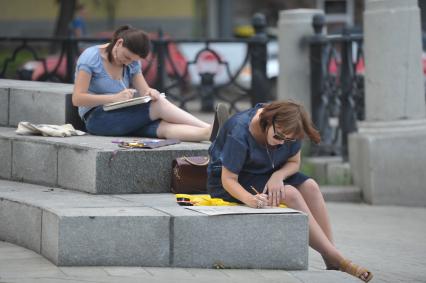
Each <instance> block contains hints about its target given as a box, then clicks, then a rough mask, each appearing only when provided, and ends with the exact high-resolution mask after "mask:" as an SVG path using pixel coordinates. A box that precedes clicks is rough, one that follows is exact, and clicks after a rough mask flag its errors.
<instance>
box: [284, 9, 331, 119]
mask: <svg viewBox="0 0 426 283" xmlns="http://www.w3.org/2000/svg"><path fill="white" fill-rule="evenodd" d="M323 13H324V12H323V11H321V10H316V9H295V10H283V11H281V12H280V17H279V21H278V40H279V49H280V52H279V62H280V75H279V76H278V99H279V100H281V99H293V100H296V101H300V102H302V103H303V105H304V106H305V108H306V109H307V110H308V111H310V109H311V97H310V94H311V89H310V84H309V83H308V82H309V81H310V72H311V71H310V62H309V47H308V45H302V44H301V40H302V38H303V37H304V36H309V35H312V34H313V33H314V31H313V28H312V17H313V15H315V14H323Z"/></svg>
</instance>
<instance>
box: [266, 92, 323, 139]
mask: <svg viewBox="0 0 426 283" xmlns="http://www.w3.org/2000/svg"><path fill="white" fill-rule="evenodd" d="M272 123H274V124H275V126H277V127H279V128H281V129H283V132H284V134H292V135H294V137H295V138H297V139H303V138H304V137H305V134H306V135H308V137H309V138H310V139H311V140H312V141H313V142H315V143H319V142H320V141H321V136H320V134H319V132H318V130H317V129H315V127H314V125H313V123H312V120H311V118H310V117H309V114H308V113H307V112H306V110H305V108H304V107H303V106H302V105H301V104H300V103H297V102H295V101H291V100H286V101H274V102H272V103H269V104H266V105H265V107H264V108H263V111H262V113H261V114H260V127H261V129H262V131H263V132H266V130H267V129H268V128H269V127H270V126H271V125H272Z"/></svg>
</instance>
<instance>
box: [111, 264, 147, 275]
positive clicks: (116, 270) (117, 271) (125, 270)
mask: <svg viewBox="0 0 426 283" xmlns="http://www.w3.org/2000/svg"><path fill="white" fill-rule="evenodd" d="M103 270H104V271H105V272H106V273H107V274H108V275H110V276H128V277H152V275H151V273H149V272H147V271H146V270H145V269H144V268H142V267H126V266H123V267H121V266H117V267H115V266H113V267H103Z"/></svg>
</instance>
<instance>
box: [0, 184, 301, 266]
mask: <svg viewBox="0 0 426 283" xmlns="http://www.w3.org/2000/svg"><path fill="white" fill-rule="evenodd" d="M0 240H3V241H7V242H10V243H14V244H17V245H20V246H22V247H25V248H28V249H31V250H33V251H35V252H37V253H39V254H41V255H43V256H44V257H46V258H47V259H49V260H50V261H52V262H53V263H54V264H56V265H58V266H95V265H100V266H158V267H164V266H171V267H198V268H213V267H217V266H221V267H225V268H262V269H285V270H303V269H307V265H308V223H307V217H306V215H305V214H303V213H294V214H240V215H220V216H207V215H205V214H202V213H199V212H196V211H192V210H188V209H185V208H184V207H180V206H178V205H177V204H176V202H175V200H174V195H172V194H166V193H164V194H121V195H117V194H116V195H92V194H88V193H84V192H76V191H69V190H63V189H60V188H51V187H45V186H39V185H32V184H25V183H19V182H12V181H6V180H0Z"/></svg>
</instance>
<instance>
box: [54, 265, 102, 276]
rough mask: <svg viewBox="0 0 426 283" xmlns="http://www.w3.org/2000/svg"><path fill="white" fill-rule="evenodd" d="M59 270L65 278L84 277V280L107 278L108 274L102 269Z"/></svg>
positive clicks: (66, 268)
mask: <svg viewBox="0 0 426 283" xmlns="http://www.w3.org/2000/svg"><path fill="white" fill-rule="evenodd" d="M59 269H60V270H61V271H62V272H63V273H64V274H65V275H66V276H67V277H84V278H92V277H96V278H99V277H107V276H108V273H107V272H106V271H105V270H104V269H103V268H102V267H94V266H90V267H86V266H84V267H74V266H73V267H59Z"/></svg>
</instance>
